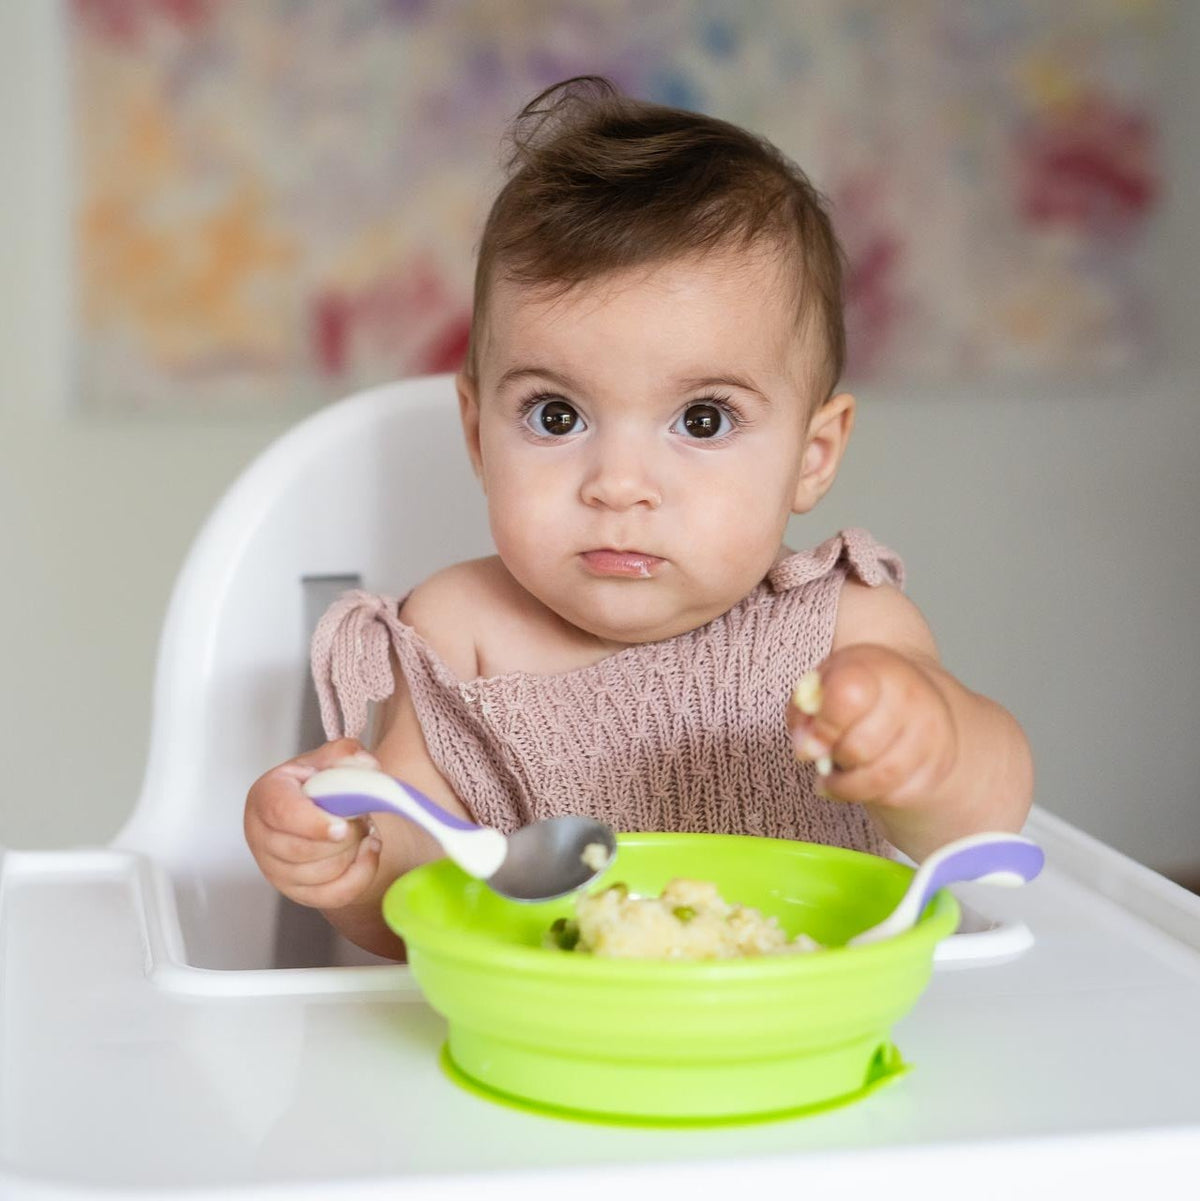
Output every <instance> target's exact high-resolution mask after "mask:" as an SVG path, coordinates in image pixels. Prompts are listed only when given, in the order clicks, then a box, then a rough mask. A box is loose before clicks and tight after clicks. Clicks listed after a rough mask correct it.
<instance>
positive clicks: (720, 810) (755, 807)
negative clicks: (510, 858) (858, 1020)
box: [312, 529, 903, 853]
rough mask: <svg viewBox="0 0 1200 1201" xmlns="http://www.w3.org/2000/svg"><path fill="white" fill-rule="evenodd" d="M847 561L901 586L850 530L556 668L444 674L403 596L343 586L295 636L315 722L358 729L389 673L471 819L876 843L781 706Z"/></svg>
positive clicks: (872, 546)
mask: <svg viewBox="0 0 1200 1201" xmlns="http://www.w3.org/2000/svg"><path fill="white" fill-rule="evenodd" d="M850 572H853V573H854V575H856V576H857V577H858V578H859V579H860V580H862V581H863V582H864V583H866V584H870V585H877V584H881V583H884V582H891V583H894V584H896V585H897V586H902V585H903V567H902V565H901V563H900V560H899V559H898V558H897V557H896V555H894V554H893V553H892V552H891V551H889V550H888V549H887V548H886V547H884V546H881V545H880V544H879V543H877V542H875V541H874V539H872V538H871V536H870V535H869V534H867V533H866V532H865V531H863V530H855V529H850V530H845V531H843V532H842V533H840V534H839V535H837V536H836V537H834V538H830V539H829V540H828V541H826V542H823V543H822V544H821V545H820V546H818V547H817V548H816V549H814V550H811V551H804V552H801V553H798V554H791V555H789V556H787V557H786V558H783V559H781V560H780V561H779V562H778V563H777V564H776V565H775V566H774V567H773V568H772V569H771V571H770V572H769V573H768V575H767V577H766V579H765V580H763V582H762V583H761V584H759V585H758V586H757V587H756V588H755V589H754V590H753V591H752V592H751V593H750V594H749V595H748V596H746V597H745V598H744V599H743V600H741V601H739V602H738V603H737V604H736V605H734V607H733V608H732V609H730V610H729V611H728V612H727V613H725V614H724V615H722V616H721V617H718V618H716V619H714V620H713V621H711V622H709V623H708V624H707V625H703V626H701V627H699V628H698V629H695V630H690V631H688V632H687V633H685V634H679V635H677V636H675V637H674V638H668V639H666V640H665V641H663V642H650V643H644V644H641V645H635V646H630V647H627V648H626V649H624V650H622V651H618V652H617V653H616V654H614V655H611V656H609V657H608V658H607V659H602V660H600V661H599V662H598V663H593V664H590V665H588V666H586V667H581V668H577V669H575V670H573V671H568V672H564V673H562V674H559V675H548V676H547V675H532V674H527V673H525V672H509V673H507V674H505V675H500V676H491V677H487V678H479V679H474V680H459V679H457V678H455V676H454V675H453V674H452V673H451V672H450V670H449V669H448V668H447V667H446V665H445V663H443V661H442V660H441V659H440V658H439V656H438V655H437V653H436V652H435V651H434V650H433V648H432V647H431V646H430V645H429V644H428V643H427V642H426V641H425V640H424V639H423V638H422V637H421V636H420V635H419V634H417V632H416V631H415V630H413V629H412V628H411V627H410V626H407V625H405V624H404V623H403V622H402V621H400V619H399V617H398V616H397V614H398V612H399V609H400V606H401V604H402V603H403V601H402V600H401V601H397V600H393V599H389V598H387V597H383V596H376V595H373V594H371V593H367V592H348V593H346V594H345V595H344V596H342V597H340V598H339V599H338V600H337V601H335V602H334V604H333V605H331V606H330V608H329V609H328V610H327V612H326V613H325V615H324V616H323V617H322V619H321V622H320V624H319V625H318V627H317V630H316V632H315V634H314V635H313V642H312V661H313V675H314V678H315V681H316V686H317V693H318V696H319V697H320V702H321V717H322V721H323V722H324V725H325V734H326V737H328V738H330V739H333V738H339V737H342V736H343V735H351V736H360V735H361V734H362V732H363V730H364V729H365V727H366V724H367V716H368V714H367V705H368V702H370V701H381V700H383V699H385V698H386V697H387V696H389V695H390V694H391V692H392V689H393V687H394V680H393V676H392V667H391V664H390V662H389V658H388V651H389V648H390V649H392V650H394V651H395V655H396V659H397V660H398V661H399V664H400V668H401V670H402V671H403V672H404V676H405V680H406V682H407V684H408V688H409V691H410V693H411V695H412V701H413V705H414V707H415V710H416V713H417V717H418V720H419V721H420V723H421V729H422V731H423V733H424V735H425V741H426V743H427V745H428V748H429V753H430V755H431V756H432V758H433V762H434V763H435V764H436V766H437V768H438V770H439V771H440V772H441V773H442V775H443V776H444V777H445V779H446V780H447V782H448V783H449V784H450V785H451V787H452V788H453V789H454V791H455V793H456V795H457V796H458V797H459V798H460V800H461V801H462V802H463V804H464V805H465V806H466V808H467V810H468V811H469V812H470V813H471V814H472V816H473V817H474V818H475V820H476V821H477V822H480V823H481V824H484V825H489V826H496V827H498V828H499V829H501V830H504V831H506V832H507V831H511V830H514V829H516V828H517V827H518V826H523V825H526V824H527V823H529V822H531V821H534V820H536V819H538V818H542V817H550V816H553V815H555V814H560V813H585V814H590V815H593V816H595V817H597V818H599V819H600V820H602V821H605V822H608V823H609V824H610V825H612V826H613V827H614V828H615V829H618V830H686V831H708V832H712V833H721V834H761V835H767V836H770V837H773V838H797V839H804V840H806V841H810V842H822V843H828V844H831V845H838V846H846V847H853V848H855V849H858V850H867V851H873V852H875V853H884V843H883V841H882V839H881V838H880V837H879V835H878V834H877V833H876V831H875V829H874V827H873V826H872V825H871V822H870V820H869V818H868V817H867V814H866V811H865V810H864V809H863V808H862V806H860V805H850V804H846V803H844V802H840V801H832V800H828V799H826V798H823V797H820V796H818V795H817V792H816V788H815V779H816V778H815V773H814V770H813V767H812V765H811V764H808V763H800V762H797V760H796V758H795V756H794V755H793V752H792V745H791V741H790V739H789V737H788V731H787V725H786V721H785V709H786V706H787V702H788V698H789V696H790V695H791V691H792V689H793V687H794V686H795V684H796V681H797V680H798V679H799V678H800V677H801V676H802V675H803V674H804V672H806V671H807V670H808V669H809V668H811V667H814V666H816V665H817V664H818V663H820V662H821V661H822V660H823V659H824V658H825V657H826V655H828V653H829V650H830V646H831V644H832V641H833V629H834V622H835V620H836V617H837V604H838V596H839V594H840V592H841V589H842V584H843V581H844V580H845V578H846V576H847V575H848V574H849V573H850Z"/></svg>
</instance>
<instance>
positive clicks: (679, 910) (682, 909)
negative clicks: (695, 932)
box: [671, 905, 696, 926]
mask: <svg viewBox="0 0 1200 1201" xmlns="http://www.w3.org/2000/svg"><path fill="white" fill-rule="evenodd" d="M671 912H672V913H673V914H674V915H675V916H676V917H677V918H678V919H679V920H680V921H681V922H683V924H684V925H685V926H686V925H687V924H688V922H690V921H691V920H692V918H694V917H695V916H696V911H695V910H694V909H693V908H692V907H691V906H690V905H676V906H675V908H674V909H672V910H671Z"/></svg>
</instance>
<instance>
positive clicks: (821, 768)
mask: <svg viewBox="0 0 1200 1201" xmlns="http://www.w3.org/2000/svg"><path fill="white" fill-rule="evenodd" d="M824 699H825V697H824V694H823V692H822V690H821V673H820V672H819V671H817V669H816V668H815V667H814V668H813V669H812V670H811V671H806V672H805V673H804V674H803V675H802V676H801V677H800V679H799V680H798V681H797V682H796V687H795V688H794V689H793V690H792V704H793V705H795V706H796V708H797V709H799V710H800V712H801V713H803V714H804V716H805V717H816V715H817V714H818V713H820V711H821V704H822V702H823V701H824ZM813 766H814V767H815V768H816V769H817V775H818V776H827V775H829V773H830V772H831V771H833V760H832V759H831V758H830V757H829V756H828V755H821V756H820V757H819V758H818V759H816V760H815V761H814V763H813Z"/></svg>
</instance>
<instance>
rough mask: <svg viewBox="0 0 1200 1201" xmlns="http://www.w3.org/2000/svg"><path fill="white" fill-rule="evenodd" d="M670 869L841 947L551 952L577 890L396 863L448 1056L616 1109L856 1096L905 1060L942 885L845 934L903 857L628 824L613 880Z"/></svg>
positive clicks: (545, 1102) (879, 899)
mask: <svg viewBox="0 0 1200 1201" xmlns="http://www.w3.org/2000/svg"><path fill="white" fill-rule="evenodd" d="M676 876H687V877H692V878H695V879H701V880H712V881H714V882H715V883H716V885H717V887H718V888H719V889H720V892H721V895H722V896H723V897H724V898H725V899H726V900H727V901H730V902H735V903H739V904H742V905H752V906H754V907H755V908H756V909H758V910H760V911H761V912H762V913H764V914H768V915H772V914H773V915H774V916H775V917H777V918H778V919H779V923H780V925H781V926H782V927H783V929H784V930H785V931H786V932H787V933H788V934H789V935H794V934H796V933H799V932H804V933H806V934H809V935H811V936H812V937H813V938H815V939H816V940H817V941H818V942H820V943H822V944H826V945H829V946H831V947H832V948H833V949H830V950H825V951H818V952H813V953H811V954H797V955H781V956H762V957H758V958H748V959H734V960H707V961H661V960H631V959H598V958H591V957H589V956H587V955H575V954H570V953H567V952H563V951H555V950H545V949H543V947H542V945H541V940H542V935H543V934H544V933H545V931H546V929H547V927H548V926H549V925H550V923H551V922H552V921H554V919H555V918H557V917H560V916H564V915H570V914H572V913H573V912H574V907H573V903H572V901H571V899H570V898H566V899H563V900H559V901H551V902H547V903H546V904H539V905H530V904H521V903H518V902H515V901H508V900H505V899H504V898H503V897H500V896H498V895H497V894H496V893H494V892H492V891H491V890H490V889H489V888H488V887H487V886H486V885H485V884H483V883H482V882H481V881H478V880H474V879H472V878H471V877H470V876H467V875H466V874H465V873H463V872H462V871H461V870H460V869H459V868H458V867H456V866H455V865H454V864H453V863H451V862H450V861H449V860H445V859H443V860H439V861H437V862H436V863H430V864H427V865H426V866H424V867H421V868H418V869H417V870H415V871H412V872H409V873H408V874H407V875H405V876H402V877H400V879H398V880H397V881H396V882H395V883H394V884H393V885H392V886H391V888H389V889H388V891H387V894H386V895H385V897H384V900H383V913H384V918H385V920H386V921H387V923H388V925H389V926H390V927H391V928H392V929H393V930H395V931H396V933H397V934H399V935H400V936H401V937H403V938H404V940H405V941H406V943H407V945H408V955H409V962H410V963H411V965H412V970H413V974H414V975H415V977H416V979H417V982H418V983H419V984H420V986H421V989H422V991H423V992H424V994H425V997H426V999H427V1000H428V1002H429V1004H430V1005H431V1006H433V1008H434V1009H436V1010H437V1011H438V1012H439V1013H441V1014H442V1015H443V1016H444V1017H445V1018H446V1020H447V1023H448V1025H449V1040H448V1053H449V1057H450V1059H451V1061H452V1066H453V1068H454V1069H456V1071H457V1072H458V1073H459V1074H461V1075H462V1076H464V1077H465V1078H466V1080H467V1081H468V1082H470V1083H473V1084H475V1085H477V1086H479V1087H481V1088H482V1089H483V1090H485V1091H486V1092H488V1093H491V1094H500V1095H501V1096H504V1097H508V1098H513V1099H516V1100H518V1101H520V1102H524V1103H526V1104H529V1103H532V1104H534V1105H537V1106H541V1107H549V1108H551V1109H553V1110H558V1111H567V1112H570V1113H572V1114H576V1115H584V1116H589V1117H595V1118H601V1119H610V1120H614V1119H615V1120H635V1121H718V1120H736V1119H741V1120H745V1119H747V1118H751V1117H759V1116H768V1115H772V1114H779V1113H784V1112H792V1111H797V1110H803V1109H808V1108H812V1107H815V1106H824V1105H828V1104H832V1103H835V1102H840V1101H843V1100H848V1099H851V1098H853V1097H855V1096H857V1095H859V1094H861V1093H862V1092H863V1091H864V1090H865V1089H867V1088H868V1087H870V1085H871V1084H872V1083H874V1082H876V1081H877V1080H878V1079H880V1078H881V1077H885V1076H887V1075H888V1074H889V1073H890V1072H892V1071H893V1070H894V1069H895V1067H896V1065H897V1063H898V1055H897V1054H896V1052H895V1048H893V1047H892V1045H891V1029H892V1026H893V1024H894V1023H895V1022H896V1021H897V1020H898V1019H899V1018H901V1017H902V1016H903V1015H904V1014H905V1013H907V1012H908V1010H909V1009H910V1008H911V1007H912V1006H913V1004H914V1003H915V1002H916V1000H917V998H918V997H919V996H920V994H921V992H922V991H923V990H924V988H925V986H926V984H927V983H928V981H929V976H930V973H931V971H932V967H933V951H934V947H935V946H936V944H937V943H938V942H939V940H941V939H943V938H945V937H946V936H947V935H949V934H950V933H951V932H952V931H953V930H954V928H955V925H956V923H957V921H958V906H957V904H956V902H955V900H954V898H953V897H952V896H951V895H950V894H949V893H948V892H946V891H945V890H943V891H942V892H940V893H938V894H937V896H936V897H935V898H934V899H933V901H932V902H931V903H930V905H929V906H928V908H927V909H926V911H925V913H924V915H923V916H922V917H921V920H920V921H919V922H917V924H916V925H915V926H914V927H913V928H912V929H911V930H909V931H908V932H907V933H905V934H902V935H899V936H898V937H896V938H892V939H889V940H887V941H884V942H879V943H873V944H869V945H867V946H863V947H845V946H841V945H840V944H842V943H844V942H845V941H846V940H847V939H848V938H850V937H851V936H853V935H854V934H856V933H858V932H859V931H861V930H864V929H866V928H867V927H868V926H871V925H874V924H875V923H876V922H878V921H880V920H882V918H883V917H884V916H885V915H886V914H887V913H888V912H889V911H890V910H891V909H892V907H893V906H894V905H895V904H896V903H897V902H898V901H899V899H900V897H901V895H902V894H903V892H904V889H905V888H906V887H907V885H908V882H909V880H910V879H911V876H912V870H911V869H910V868H907V867H904V866H902V865H901V864H898V863H893V862H891V861H889V860H886V859H881V858H879V857H877V856H874V855H867V854H863V853H861V852H858V851H848V850H843V849H840V848H836V847H826V846H818V845H816V844H814V843H805V842H789V841H784V840H781V839H772V838H750V837H742V836H739V835H719V834H622V835H619V836H618V839H617V858H616V861H615V863H614V864H613V866H612V867H611V868H610V869H609V871H608V872H607V873H606V875H605V882H610V881H614V880H623V881H625V883H626V884H628V885H629V887H630V889H631V890H632V891H634V892H641V893H648V894H657V893H658V892H660V891H661V890H662V888H663V886H664V885H665V884H667V882H668V881H670V880H671V879H672V878H674V877H676Z"/></svg>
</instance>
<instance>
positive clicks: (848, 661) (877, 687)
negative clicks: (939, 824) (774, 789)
mask: <svg viewBox="0 0 1200 1201" xmlns="http://www.w3.org/2000/svg"><path fill="white" fill-rule="evenodd" d="M787 718H788V728H789V729H790V731H791V735H792V742H793V745H794V746H795V748H796V754H797V757H799V758H801V759H809V760H813V761H814V762H815V763H816V765H817V770H818V774H820V775H821V776H822V778H823V781H824V787H823V789H822V791H824V792H826V793H827V794H828V795H830V796H833V797H835V798H837V799H838V800H843V801H859V802H863V803H873V804H884V805H907V804H909V803H911V802H913V801H917V800H919V799H920V798H921V797H922V796H924V795H925V794H927V793H930V792H932V791H933V790H934V789H935V788H936V787H937V785H938V784H939V783H940V782H941V781H942V780H944V779H945V777H946V776H947V775H948V774H949V772H950V769H951V767H952V766H953V764H954V758H955V754H956V751H957V736H956V731H955V727H954V719H953V716H952V714H951V711H950V706H949V705H948V704H947V702H946V699H945V697H944V696H943V694H942V691H941V689H940V688H939V687H938V684H937V682H936V680H935V678H934V676H933V675H932V674H931V673H930V672H928V671H926V670H925V668H924V667H922V666H921V664H920V663H919V662H917V661H914V660H912V659H910V658H908V657H907V656H905V655H903V654H901V653H900V652H898V651H895V650H892V649H891V648H890V647H885V646H875V645H871V644H868V643H856V644H854V645H853V646H847V647H843V648H842V649H840V650H837V651H834V652H833V654H831V655H830V656H829V658H828V659H826V660H825V662H824V663H823V664H822V665H821V667H820V671H819V675H817V674H815V673H812V672H810V673H809V674H808V675H807V676H805V677H804V678H803V679H802V680H801V681H800V683H799V684H798V685H797V688H796V692H795V693H794V694H793V696H792V700H791V704H790V705H789V706H788V715H787Z"/></svg>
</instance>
